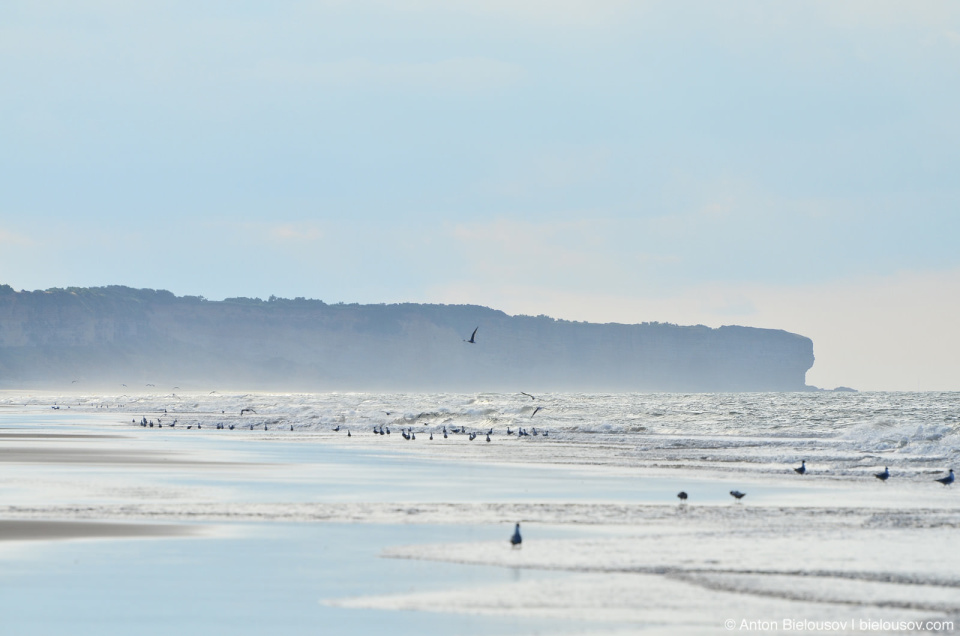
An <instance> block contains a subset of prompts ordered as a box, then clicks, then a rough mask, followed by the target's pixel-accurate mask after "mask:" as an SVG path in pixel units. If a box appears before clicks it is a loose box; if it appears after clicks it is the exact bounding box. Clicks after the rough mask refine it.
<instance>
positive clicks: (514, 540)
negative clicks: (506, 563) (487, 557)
mask: <svg viewBox="0 0 960 636" xmlns="http://www.w3.org/2000/svg"><path fill="white" fill-rule="evenodd" d="M521 543H523V537H521V536H520V524H519V523H518V524H517V527H516V528H514V529H513V536H512V537H510V545H512V546H513V547H515V548H519V547H520V544H521Z"/></svg>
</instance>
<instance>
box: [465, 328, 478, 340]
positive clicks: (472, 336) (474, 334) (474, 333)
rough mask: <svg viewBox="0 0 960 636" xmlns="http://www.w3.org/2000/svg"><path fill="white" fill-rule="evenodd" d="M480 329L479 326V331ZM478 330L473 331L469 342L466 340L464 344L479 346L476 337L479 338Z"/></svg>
mask: <svg viewBox="0 0 960 636" xmlns="http://www.w3.org/2000/svg"><path fill="white" fill-rule="evenodd" d="M479 328H480V327H479V325H478V326H477V329H479ZM477 329H474V330H473V333H472V334H470V339H469V340H464V342H469V343H470V344H477V340H476V337H477Z"/></svg>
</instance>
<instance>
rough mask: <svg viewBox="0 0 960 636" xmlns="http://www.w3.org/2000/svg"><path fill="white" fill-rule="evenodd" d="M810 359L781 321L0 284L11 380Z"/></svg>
mask: <svg viewBox="0 0 960 636" xmlns="http://www.w3.org/2000/svg"><path fill="white" fill-rule="evenodd" d="M475 327H479V329H478V331H477V337H476V343H475V344H470V343H467V342H464V340H465V339H468V338H469V337H470V334H471V332H472V331H473V329H474V328H475ZM813 359H814V358H813V343H812V342H811V340H810V339H809V338H805V337H803V336H799V335H796V334H791V333H787V332H785V331H779V330H772V329H755V328H749V327H720V328H719V329H711V328H708V327H703V326H696V327H681V326H677V325H670V324H658V323H644V324H638V325H622V324H592V323H581V322H568V321H564V320H554V319H552V318H549V317H546V316H538V317H529V316H508V315H507V314H505V313H503V312H501V311H496V310H493V309H489V308H486V307H479V306H472V305H420V304H400V305H344V304H337V305H328V304H325V303H323V302H321V301H316V300H304V299H296V300H285V299H275V298H271V299H270V300H269V301H261V300H259V299H244V298H236V299H227V300H224V301H217V302H214V301H207V300H204V299H202V298H198V297H176V296H174V295H173V294H171V293H169V292H165V291H154V290H136V289H130V288H127V287H100V288H89V289H66V290H59V289H58V290H49V291H37V292H15V291H14V290H13V289H11V288H10V287H8V286H0V387H3V388H12V387H44V386H50V387H53V386H68V385H71V383H73V381H74V380H76V381H77V382H78V388H79V387H94V386H96V387H104V388H106V387H111V386H112V387H120V385H121V384H127V385H128V386H129V387H130V388H131V389H132V388H135V387H143V386H144V385H145V384H148V383H149V384H155V385H156V386H157V388H158V390H160V389H162V388H170V387H173V386H179V387H181V388H182V389H183V390H188V389H190V388H194V389H205V388H242V389H270V390H298V391H300V390H303V391H306V390H313V391H323V390H412V391H471V392H472V391H498V390H499V391H517V390H528V391H533V390H539V391H545V390H557V391H560V390H575V391H802V390H806V389H808V388H809V387H807V386H806V384H805V374H806V372H807V370H808V369H809V368H810V367H811V366H812V365H813Z"/></svg>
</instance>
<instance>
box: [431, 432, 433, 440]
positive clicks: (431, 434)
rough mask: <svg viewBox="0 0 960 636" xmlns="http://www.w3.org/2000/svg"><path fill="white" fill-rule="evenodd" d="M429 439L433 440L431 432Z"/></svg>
mask: <svg viewBox="0 0 960 636" xmlns="http://www.w3.org/2000/svg"><path fill="white" fill-rule="evenodd" d="M430 440H431V441H433V433H430Z"/></svg>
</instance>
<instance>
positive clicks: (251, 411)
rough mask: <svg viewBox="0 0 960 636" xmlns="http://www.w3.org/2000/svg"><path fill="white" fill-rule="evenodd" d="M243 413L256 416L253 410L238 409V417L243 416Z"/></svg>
mask: <svg viewBox="0 0 960 636" xmlns="http://www.w3.org/2000/svg"><path fill="white" fill-rule="evenodd" d="M244 413H253V414H254V415H256V413H257V412H256V411H254V410H253V409H240V415H243V414H244Z"/></svg>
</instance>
